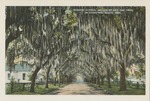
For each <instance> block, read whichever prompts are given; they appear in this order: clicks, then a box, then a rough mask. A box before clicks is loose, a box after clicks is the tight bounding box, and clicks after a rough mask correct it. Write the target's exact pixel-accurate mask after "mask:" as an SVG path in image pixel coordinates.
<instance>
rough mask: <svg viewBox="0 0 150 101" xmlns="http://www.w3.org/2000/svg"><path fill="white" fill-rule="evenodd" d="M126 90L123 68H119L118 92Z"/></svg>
mask: <svg viewBox="0 0 150 101" xmlns="http://www.w3.org/2000/svg"><path fill="white" fill-rule="evenodd" d="M124 90H126V80H125V67H124V66H122V68H120V91H124Z"/></svg>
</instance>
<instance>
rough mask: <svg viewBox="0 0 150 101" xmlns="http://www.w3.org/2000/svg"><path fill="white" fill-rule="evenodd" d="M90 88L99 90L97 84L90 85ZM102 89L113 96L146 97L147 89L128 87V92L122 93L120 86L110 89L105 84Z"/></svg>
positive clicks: (113, 86)
mask: <svg viewBox="0 0 150 101" xmlns="http://www.w3.org/2000/svg"><path fill="white" fill-rule="evenodd" d="M89 85H90V86H92V87H94V88H95V89H99V87H98V85H96V84H89ZM100 88H101V89H103V90H104V92H106V91H107V92H111V93H112V94H113V95H145V89H143V88H139V89H136V88H133V87H127V90H126V91H120V90H119V86H117V85H112V87H111V88H108V85H107V84H106V83H105V84H104V85H101V87H100Z"/></svg>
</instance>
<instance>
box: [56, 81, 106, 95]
mask: <svg viewBox="0 0 150 101" xmlns="http://www.w3.org/2000/svg"><path fill="white" fill-rule="evenodd" d="M57 94H58V95H104V94H103V93H102V91H101V90H96V89H95V88H93V87H90V86H88V85H87V84H86V83H73V84H69V85H67V86H65V87H63V88H60V89H59V90H58V91H57Z"/></svg>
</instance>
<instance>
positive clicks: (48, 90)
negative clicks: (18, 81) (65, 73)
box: [11, 84, 65, 95]
mask: <svg viewBox="0 0 150 101" xmlns="http://www.w3.org/2000/svg"><path fill="white" fill-rule="evenodd" d="M64 86H65V84H62V85H61V86H60V87H59V85H56V86H54V85H52V84H49V88H45V85H37V86H36V87H35V92H30V91H29V89H28V90H24V91H17V92H14V93H13V94H11V95H43V94H45V95H46V94H51V95H53V94H57V92H56V91H57V90H58V89H59V88H61V87H64Z"/></svg>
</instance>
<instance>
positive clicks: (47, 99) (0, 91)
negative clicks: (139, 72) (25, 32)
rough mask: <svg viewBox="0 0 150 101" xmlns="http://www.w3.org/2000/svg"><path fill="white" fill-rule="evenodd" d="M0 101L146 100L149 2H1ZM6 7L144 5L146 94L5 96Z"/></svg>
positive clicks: (148, 97)
mask: <svg viewBox="0 0 150 101" xmlns="http://www.w3.org/2000/svg"><path fill="white" fill-rule="evenodd" d="M0 5H1V6H0V37H1V39H0V43H1V45H0V99H2V100H1V101H27V100H29V101H30V100H31V101H32V100H35V101H41V100H43V101H53V100H54V101H59V100H60V101H76V100H78V101H80V100H81V101H149V100H150V87H149V85H150V80H149V74H150V72H149V71H150V69H149V68H150V39H149V38H150V34H149V32H150V28H149V26H150V7H149V6H150V2H149V1H148V0H124V1H123V0H0ZM5 6H146V95H135V96H133V95H111V96H110V95H104V96H103V95H5Z"/></svg>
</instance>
